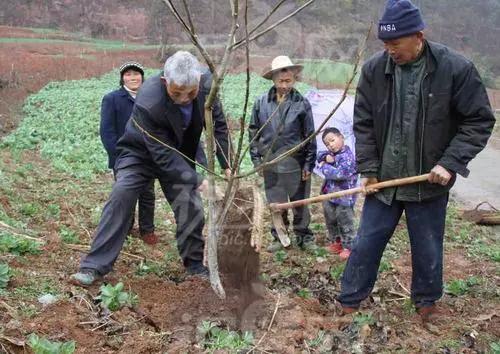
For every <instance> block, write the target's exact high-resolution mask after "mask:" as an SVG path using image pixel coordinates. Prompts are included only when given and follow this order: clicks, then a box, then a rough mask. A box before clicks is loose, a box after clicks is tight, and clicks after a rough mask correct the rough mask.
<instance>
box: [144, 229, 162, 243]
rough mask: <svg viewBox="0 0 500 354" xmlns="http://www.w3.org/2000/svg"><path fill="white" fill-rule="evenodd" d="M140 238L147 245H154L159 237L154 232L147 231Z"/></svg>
mask: <svg viewBox="0 0 500 354" xmlns="http://www.w3.org/2000/svg"><path fill="white" fill-rule="evenodd" d="M141 239H142V241H143V242H144V243H147V244H148V245H151V246H154V245H156V244H157V243H158V242H160V238H159V237H158V235H156V234H155V233H154V231H153V232H148V233H147V234H144V235H142V236H141Z"/></svg>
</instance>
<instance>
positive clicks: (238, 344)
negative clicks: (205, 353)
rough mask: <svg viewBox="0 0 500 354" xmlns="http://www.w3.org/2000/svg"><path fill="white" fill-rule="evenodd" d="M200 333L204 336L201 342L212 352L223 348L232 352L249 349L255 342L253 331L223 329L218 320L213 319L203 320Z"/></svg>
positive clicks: (199, 328) (199, 327)
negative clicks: (212, 320)
mask: <svg viewBox="0 0 500 354" xmlns="http://www.w3.org/2000/svg"><path fill="white" fill-rule="evenodd" d="M198 333H199V334H200V335H201V337H202V338H203V340H202V343H201V344H202V345H203V346H204V348H205V349H207V350H209V351H210V352H214V351H216V350H223V349H225V350H228V351H230V352H237V351H240V350H245V349H249V348H250V346H251V345H252V344H253V342H254V338H253V335H252V333H251V332H244V333H242V334H240V333H238V332H235V331H230V330H227V329H222V328H220V327H219V325H218V324H217V323H216V322H211V321H203V322H202V323H201V325H199V326H198Z"/></svg>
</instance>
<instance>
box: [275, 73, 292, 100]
mask: <svg viewBox="0 0 500 354" xmlns="http://www.w3.org/2000/svg"><path fill="white" fill-rule="evenodd" d="M295 81H296V79H295V72H293V71H292V70H286V71H280V72H278V73H276V74H274V76H273V82H274V86H275V87H276V90H277V92H278V95H279V96H285V95H287V94H289V93H290V91H291V90H292V88H293V85H295Z"/></svg>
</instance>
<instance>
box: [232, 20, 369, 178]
mask: <svg viewBox="0 0 500 354" xmlns="http://www.w3.org/2000/svg"><path fill="white" fill-rule="evenodd" d="M372 27H373V24H371V25H370V28H369V30H368V32H367V34H366V37H365V40H364V43H363V45H362V47H361V48H360V50H359V51H358V55H357V57H356V61H355V64H354V68H353V70H352V75H351V77H350V78H349V80H348V81H347V83H346V85H345V87H344V91H343V93H342V97H341V99H340V101H339V102H338V103H337V105H336V106H335V107H334V108H333V110H332V111H331V112H330V114H328V116H327V117H326V118H325V119H324V120H323V122H321V124H320V126H319V127H318V128H317V129H316V131H315V132H314V133H313V134H311V135H310V136H308V137H307V138H306V139H305V140H303V141H302V142H301V143H300V144H297V145H295V146H294V147H293V148H291V149H290V150H288V151H285V152H284V153H282V154H281V155H279V156H277V157H276V158H274V159H273V160H271V161H269V162H264V163H262V164H261V165H259V166H257V167H256V168H255V169H253V170H252V171H250V172H247V173H244V174H242V175H239V176H237V177H236V178H244V177H248V176H250V175H252V174H255V173H257V172H258V171H260V170H263V169H264V168H266V167H269V166H271V165H274V164H276V163H278V162H280V161H281V160H283V159H285V158H287V157H289V156H291V155H292V154H294V153H295V152H297V151H299V150H300V149H301V148H302V147H304V146H305V145H306V144H308V143H309V142H310V141H311V140H312V139H315V138H316V136H317V135H318V134H319V133H320V132H321V131H322V130H323V127H324V126H325V125H326V123H327V122H328V121H329V120H330V118H331V117H332V116H333V115H334V114H335V112H337V110H338V109H339V108H340V106H341V105H342V103H344V101H345V99H346V98H347V92H348V91H349V89H350V87H351V85H352V82H353V81H354V78H355V77H356V75H357V73H358V66H359V62H360V60H361V56H362V55H363V52H364V50H365V48H366V42H367V41H368V38H369V37H370V34H371V31H372Z"/></svg>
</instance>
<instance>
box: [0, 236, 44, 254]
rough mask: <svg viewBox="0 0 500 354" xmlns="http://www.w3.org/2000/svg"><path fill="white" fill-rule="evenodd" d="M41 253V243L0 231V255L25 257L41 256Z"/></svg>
mask: <svg viewBox="0 0 500 354" xmlns="http://www.w3.org/2000/svg"><path fill="white" fill-rule="evenodd" d="M40 252H41V250H40V243H38V242H36V241H34V240H30V239H25V238H21V237H18V236H14V235H11V234H9V233H6V232H3V231H0V254H2V253H11V254H14V255H17V256H23V255H25V254H39V253H40Z"/></svg>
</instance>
